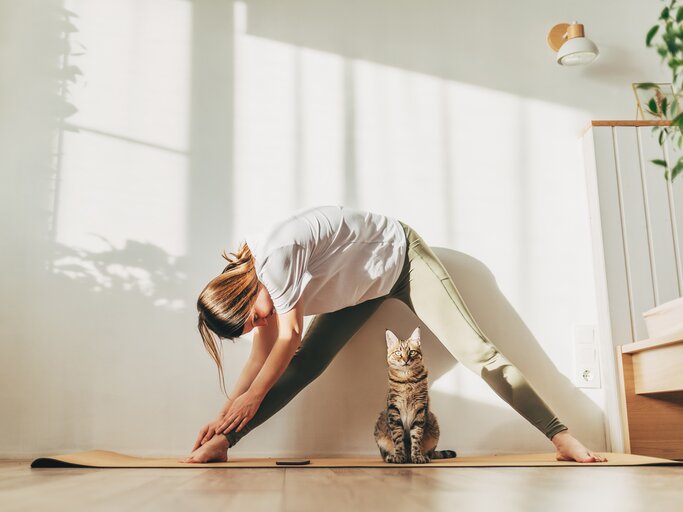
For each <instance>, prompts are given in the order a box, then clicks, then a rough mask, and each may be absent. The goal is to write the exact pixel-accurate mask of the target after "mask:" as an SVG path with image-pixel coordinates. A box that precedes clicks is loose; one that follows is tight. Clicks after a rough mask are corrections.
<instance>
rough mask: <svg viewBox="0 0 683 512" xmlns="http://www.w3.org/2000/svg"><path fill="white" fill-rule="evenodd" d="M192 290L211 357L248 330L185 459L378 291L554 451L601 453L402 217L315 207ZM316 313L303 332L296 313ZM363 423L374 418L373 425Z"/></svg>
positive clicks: (362, 315) (275, 390)
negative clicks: (479, 315) (227, 387)
mask: <svg viewBox="0 0 683 512" xmlns="http://www.w3.org/2000/svg"><path fill="white" fill-rule="evenodd" d="M225 257H226V259H227V260H228V265H227V266H226V267H225V270H224V271H223V272H222V273H221V274H220V275H219V276H218V277H216V278H214V279H212V280H211V282H209V284H208V285H207V286H206V288H204V290H203V291H202V292H201V294H200V295H199V299H198V301H197V308H198V311H199V331H200V333H201V336H202V340H203V342H204V345H205V347H206V349H207V350H208V352H209V354H210V355H211V357H212V358H213V359H214V361H215V362H216V364H217V366H218V370H219V375H220V378H221V383H222V382H223V366H222V362H221V350H220V346H219V343H220V339H221V338H227V339H234V338H236V337H239V336H241V335H243V334H246V333H248V332H251V331H252V330H253V331H254V335H253V343H252V349H251V354H250V356H249V359H248V360H247V362H246V364H245V366H244V368H243V369H242V372H241V374H240V376H239V378H238V379H237V382H236V383H235V385H234V387H233V389H232V391H231V392H230V394H229V395H228V398H227V400H226V402H225V404H224V405H223V407H222V408H221V410H220V411H219V413H218V415H217V417H216V418H215V419H214V420H213V421H211V422H209V423H208V424H207V425H205V426H204V427H203V428H202V429H201V430H200V432H199V436H198V437H197V440H196V442H195V444H194V447H193V449H192V453H191V454H190V455H189V456H188V457H187V458H186V459H185V462H198V463H201V462H212V461H225V460H227V451H228V447H231V446H235V444H237V442H238V441H239V440H240V439H241V438H242V437H244V436H245V435H246V434H248V433H249V432H250V431H252V430H253V429H254V428H256V427H257V426H259V425H260V424H261V423H263V422H264V421H266V420H267V419H268V418H270V417H271V416H273V415H274V414H275V413H276V412H277V411H279V410H280V409H282V408H283V407H284V406H285V405H286V404H287V403H288V402H289V401H290V400H291V399H292V398H294V396H296V394H297V393H299V391H301V390H302V389H303V388H304V387H305V386H307V385H308V384H309V383H311V382H312V381H313V380H314V379H315V378H316V377H318V376H319V375H320V374H321V373H322V372H323V370H325V368H326V367H327V366H328V364H329V363H330V362H331V361H332V359H333V358H334V356H335V355H336V354H337V353H338V352H339V351H340V350H341V349H342V347H343V346H344V345H345V344H346V342H347V341H348V340H349V339H350V338H351V337H352V336H353V335H354V334H355V333H356V332H357V331H358V329H359V328H360V327H361V326H362V325H363V324H364V323H365V322H366V321H367V320H368V319H369V318H370V316H372V314H373V313H374V312H375V311H376V310H377V308H378V307H379V306H380V304H382V302H383V301H385V300H386V299H390V298H393V299H398V300H400V301H402V302H403V303H405V304H406V305H407V306H408V307H409V308H410V309H411V310H412V311H413V312H414V313H415V314H416V315H417V316H418V318H419V319H420V320H421V321H422V322H423V323H424V325H426V326H427V327H428V328H429V329H430V330H431V331H432V332H433V333H434V335H435V336H436V337H437V338H438V339H439V340H440V341H441V343H443V344H444V346H445V347H446V348H447V349H448V350H449V352H451V354H453V356H454V357H456V358H457V359H458V360H459V361H460V362H461V363H462V364H464V365H465V366H466V367H467V368H469V369H470V370H472V371H474V372H476V373H477V375H479V376H481V378H482V379H484V380H485V381H486V383H487V384H488V385H489V386H490V387H491V388H492V389H493V390H494V391H495V392H496V393H497V394H498V395H499V396H500V397H501V398H502V399H503V400H505V401H506V402H507V403H508V404H510V406H512V407H513V408H514V409H515V410H516V411H517V412H518V413H519V414H521V415H522V416H523V417H524V418H526V419H527V421H529V422H530V423H531V424H532V425H534V426H535V427H536V428H537V429H539V430H540V431H541V432H542V433H543V434H545V435H546V437H547V438H548V439H549V440H550V441H552V443H553V444H554V445H555V449H556V452H557V458H558V459H560V460H574V461H578V462H602V461H604V460H605V459H604V458H603V457H601V456H599V455H597V454H595V453H593V452H591V451H590V450H588V449H587V448H586V447H585V446H584V445H583V444H581V443H580V442H579V441H578V440H577V439H575V438H574V437H573V436H572V435H571V434H570V433H569V432H568V430H567V427H566V426H564V425H563V424H562V423H561V422H560V421H559V420H558V419H557V417H556V416H555V414H553V412H552V411H551V410H550V408H549V407H548V406H547V405H546V404H545V403H544V402H543V400H542V399H541V398H540V397H539V396H538V394H537V393H536V391H534V389H533V388H532V387H531V385H530V384H529V383H528V382H527V381H526V379H525V378H524V376H523V375H522V374H521V372H520V371H519V370H518V369H517V368H516V367H515V366H514V365H512V364H511V363H510V362H509V361H508V360H507V359H506V358H505V356H503V355H502V354H501V353H500V352H499V351H498V350H497V349H496V347H495V346H494V345H493V344H492V343H491V341H489V339H488V338H487V337H486V335H485V334H484V333H483V332H482V331H481V329H480V328H479V326H478V325H477V323H476V322H475V321H474V319H473V318H472V315H471V314H470V312H469V310H468V309H467V306H466V304H465V303H464V302H463V300H462V297H461V296H460V293H459V292H458V290H457V289H456V287H455V285H454V284H453V281H452V279H451V278H450V276H449V275H448V273H447V272H446V270H445V268H444V266H443V265H442V263H441V262H440V261H439V259H438V258H437V257H436V255H435V254H434V253H433V252H432V250H431V249H430V248H429V246H428V245H427V244H426V243H425V242H424V241H423V240H422V238H420V236H419V235H418V234H417V233H416V232H415V231H414V230H413V229H411V228H410V227H409V226H407V225H406V224H403V223H402V222H399V221H398V220H395V219H392V218H390V217H386V216H384V215H379V214H375V213H369V212H364V211H359V210H354V209H351V208H345V207H339V206H325V207H320V208H313V209H310V210H307V211H304V212H302V213H299V214H297V215H295V216H293V217H291V218H289V219H286V220H284V221H282V222H279V223H278V224H276V225H275V226H273V227H272V228H271V229H269V230H268V231H266V232H265V233H264V234H263V235H262V236H256V237H247V240H246V243H244V244H242V246H241V247H240V249H239V250H238V251H237V253H235V254H233V255H232V256H225ZM307 315H315V318H314V319H313V321H312V322H311V324H310V326H309V328H308V330H307V331H306V332H305V333H304V332H303V317H304V316H307ZM368 428H369V429H370V428H372V426H371V425H369V426H368Z"/></svg>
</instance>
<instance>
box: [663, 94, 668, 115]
mask: <svg viewBox="0 0 683 512" xmlns="http://www.w3.org/2000/svg"><path fill="white" fill-rule="evenodd" d="M668 108H669V102H668V100H667V99H666V98H664V99H663V100H662V114H663V115H664V117H666V111H667V109H668Z"/></svg>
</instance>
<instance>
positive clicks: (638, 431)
mask: <svg viewBox="0 0 683 512" xmlns="http://www.w3.org/2000/svg"><path fill="white" fill-rule="evenodd" d="M620 372H621V377H622V378H621V384H622V386H623V389H622V393H623V398H624V406H625V411H624V412H625V424H624V425H625V429H626V431H627V439H628V444H629V446H630V452H631V453H636V454H638V455H649V456H651V457H664V458H667V459H683V428H681V425H683V394H681V393H671V394H669V395H661V396H658V397H653V396H648V395H639V394H637V393H636V390H635V377H634V370H633V356H632V355H631V354H621V365H620Z"/></svg>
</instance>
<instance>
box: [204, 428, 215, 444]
mask: <svg viewBox="0 0 683 512" xmlns="http://www.w3.org/2000/svg"><path fill="white" fill-rule="evenodd" d="M214 434H215V430H214V429H213V428H212V427H210V428H209V429H208V430H207V431H206V434H205V435H204V438H203V439H202V444H204V443H206V442H207V441H208V440H209V439H211V438H212V437H213V436H214Z"/></svg>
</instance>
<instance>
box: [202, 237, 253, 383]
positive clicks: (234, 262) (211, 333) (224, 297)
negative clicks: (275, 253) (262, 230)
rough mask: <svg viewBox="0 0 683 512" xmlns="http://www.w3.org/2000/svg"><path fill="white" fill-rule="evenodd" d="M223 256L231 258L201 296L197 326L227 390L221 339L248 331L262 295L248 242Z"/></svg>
mask: <svg viewBox="0 0 683 512" xmlns="http://www.w3.org/2000/svg"><path fill="white" fill-rule="evenodd" d="M223 258H225V259H226V260H227V261H228V264H227V266H226V267H225V268H224V269H223V272H222V273H221V274H220V275H219V276H217V277H214V278H213V279H212V280H211V281H209V284H207V285H206V287H205V288H204V289H203V290H202V292H201V293H200V294H199V298H198V299H197V311H198V312H199V321H198V324H197V327H198V329H199V334H200V335H201V336H202V341H203V342H204V347H205V348H206V351H207V352H208V353H209V355H210V356H211V358H212V359H213V360H214V362H215V363H216V366H217V367H218V377H219V379H220V385H221V390H222V391H223V393H226V391H225V383H224V382H223V363H222V358H221V355H222V350H221V344H220V339H221V338H223V339H230V340H232V339H234V338H236V337H238V336H240V335H241V334H242V332H243V331H244V324H245V323H246V321H247V319H248V317H249V312H250V310H251V307H252V305H253V304H254V301H255V300H256V295H257V294H258V279H257V277H256V269H255V266H254V257H253V256H252V254H251V250H250V249H249V247H248V246H247V244H245V243H242V245H241V246H240V248H239V250H238V251H237V252H236V253H230V254H226V253H225V252H223Z"/></svg>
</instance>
